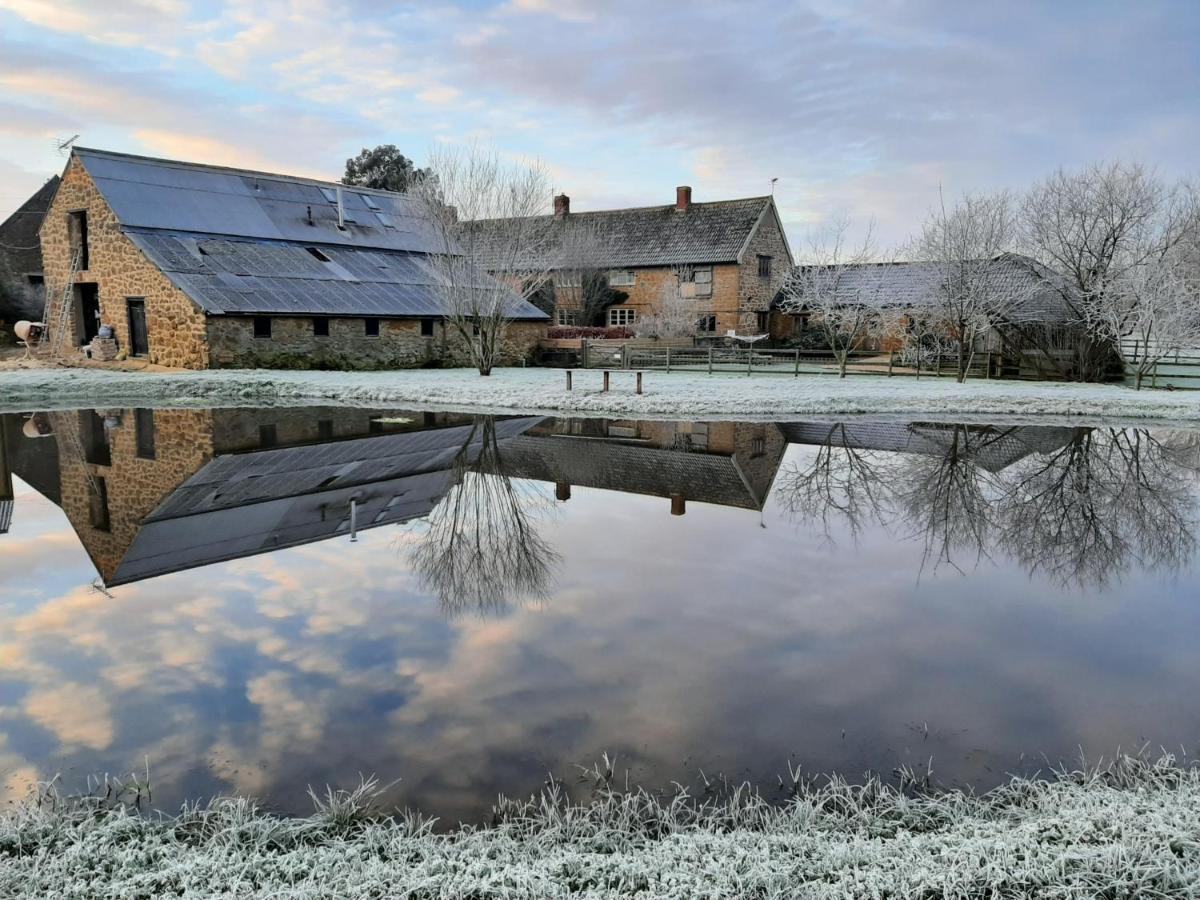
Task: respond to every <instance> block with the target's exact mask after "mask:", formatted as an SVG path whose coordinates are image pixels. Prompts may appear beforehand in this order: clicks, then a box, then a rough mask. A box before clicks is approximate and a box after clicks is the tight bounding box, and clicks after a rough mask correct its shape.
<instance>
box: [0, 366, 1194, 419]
mask: <svg viewBox="0 0 1200 900" xmlns="http://www.w3.org/2000/svg"><path fill="white" fill-rule="evenodd" d="M601 377H602V375H601V372H600V371H597V370H589V371H581V372H577V373H576V374H575V385H574V387H575V389H574V390H573V391H570V392H568V391H566V390H565V376H564V373H563V372H562V371H561V370H557V369H535V368H529V369H498V370H496V372H495V373H494V374H493V375H492V376H491V377H489V378H482V377H480V376H479V375H478V373H476V372H475V371H474V370H470V369H438V370H435V369H426V370H409V371H400V372H284V371H276V370H253V371H232V370H231V371H206V372H171V373H150V372H113V371H97V370H93V369H23V370H12V371H8V372H3V373H0V411H19V410H27V409H31V408H39V409H45V408H62V407H71V406H106V405H134V406H136V405H144V406H189V405H204V406H220V405H225V406H230V405H239V404H255V405H270V404H281V405H286V404H299V403H304V402H311V403H320V402H323V401H333V402H336V403H339V404H346V405H360V406H366V405H372V406H387V405H393V406H400V405H402V406H426V405H427V406H436V407H437V408H439V409H442V410H448V411H495V412H507V411H520V412H566V411H570V412H574V413H579V414H583V415H587V414H593V415H622V416H639V417H677V418H688V417H701V416H717V415H720V416H722V417H724V418H727V419H729V418H754V417H757V418H779V417H780V416H786V415H805V416H807V415H825V414H845V413H885V414H911V413H919V414H922V415H930V414H939V415H955V416H959V417H961V416H962V415H964V414H966V415H971V416H974V415H1018V416H1023V415H1039V416H1050V415H1052V416H1078V415H1086V416H1093V417H1095V416H1114V417H1122V418H1131V419H1160V420H1168V421H1184V420H1189V421H1200V393H1198V392H1186V391H1162V390H1148V389H1147V390H1142V391H1134V390H1133V389H1132V388H1128V387H1123V386H1120V385H1094V384H1060V383H1050V382H1017V381H970V382H968V383H966V384H962V385H960V384H957V383H956V382H955V381H954V380H953V379H951V378H948V377H947V378H933V377H926V378H922V379H920V380H917V379H914V378H911V377H907V378H887V377H884V376H878V377H876V376H855V377H851V378H847V379H844V380H842V379H838V378H836V377H834V376H830V375H801V376H800V377H798V378H793V377H791V376H789V375H755V376H752V377H747V376H743V375H734V374H728V373H725V374H714V375H707V374H704V373H697V372H671V373H667V372H662V371H653V372H647V373H646V375H645V379H646V391H645V394H644V395H642V396H638V395H637V394H635V392H634V387H633V375H632V373H630V372H620V371H618V372H614V373H613V375H612V385H613V387H612V390H611V391H610V392H609V393H601V391H600V385H601Z"/></svg>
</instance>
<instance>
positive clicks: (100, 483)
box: [88, 475, 112, 531]
mask: <svg viewBox="0 0 1200 900" xmlns="http://www.w3.org/2000/svg"><path fill="white" fill-rule="evenodd" d="M88 501H89V502H88V518H89V519H90V520H91V526H92V527H93V528H95V529H96V530H97V531H112V520H111V518H110V516H109V513H108V482H106V481H105V480H104V479H103V478H101V477H100V476H98V475H97V476H96V477H95V478H93V479H92V490H91V491H90V496H89V497H88Z"/></svg>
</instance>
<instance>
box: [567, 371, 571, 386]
mask: <svg viewBox="0 0 1200 900" xmlns="http://www.w3.org/2000/svg"><path fill="white" fill-rule="evenodd" d="M570 389H571V370H570V369H567V390H568V391H569V390H570Z"/></svg>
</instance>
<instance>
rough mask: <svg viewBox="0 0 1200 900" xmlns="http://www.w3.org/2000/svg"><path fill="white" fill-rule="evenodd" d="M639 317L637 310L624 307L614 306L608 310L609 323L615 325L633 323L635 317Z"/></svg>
mask: <svg viewBox="0 0 1200 900" xmlns="http://www.w3.org/2000/svg"><path fill="white" fill-rule="evenodd" d="M636 318H637V311H636V310H632V309H625V308H624V307H617V306H614V307H612V308H611V309H609V311H608V324H609V325H610V326H615V325H632V324H633V322H634V319H636Z"/></svg>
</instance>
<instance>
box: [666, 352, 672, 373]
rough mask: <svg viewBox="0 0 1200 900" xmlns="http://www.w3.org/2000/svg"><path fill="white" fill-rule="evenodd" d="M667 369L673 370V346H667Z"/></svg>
mask: <svg viewBox="0 0 1200 900" xmlns="http://www.w3.org/2000/svg"><path fill="white" fill-rule="evenodd" d="M667 371H668V372H670V371H671V348H670V347H668V348H667Z"/></svg>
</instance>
